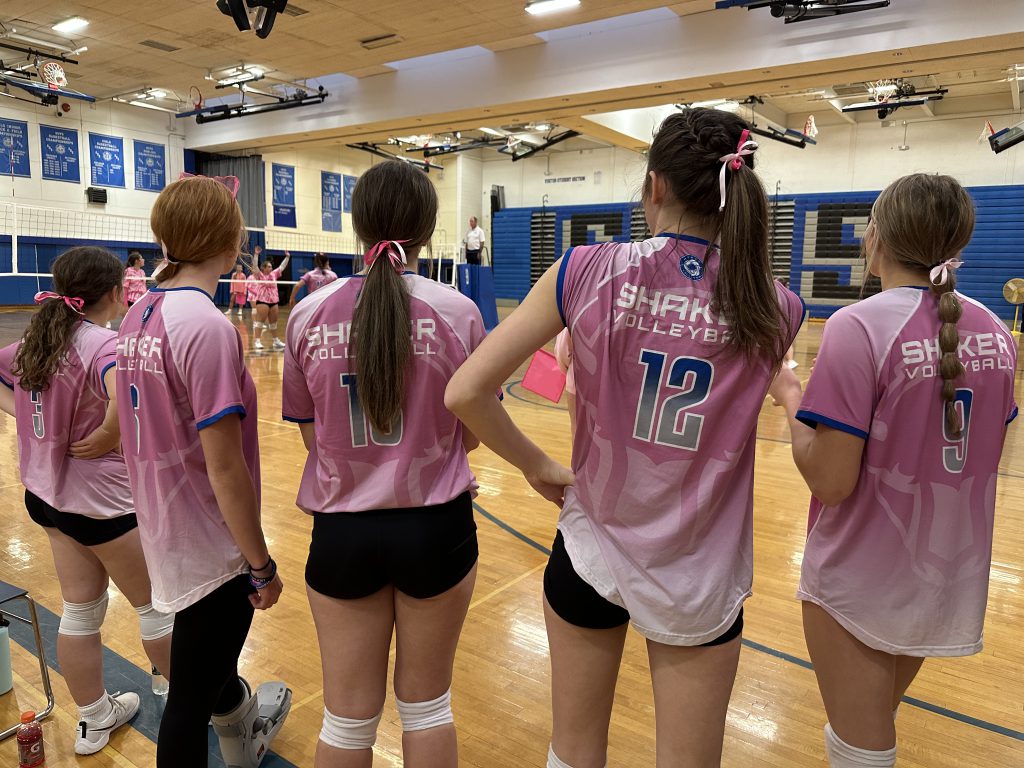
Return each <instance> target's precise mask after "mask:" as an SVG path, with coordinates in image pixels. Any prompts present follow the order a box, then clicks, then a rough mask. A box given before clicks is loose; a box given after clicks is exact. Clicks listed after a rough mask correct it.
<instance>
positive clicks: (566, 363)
mask: <svg viewBox="0 0 1024 768" xmlns="http://www.w3.org/2000/svg"><path fill="white" fill-rule="evenodd" d="M555 359H556V360H557V361H558V367H559V369H561V371H562V373H564V374H565V392H566V394H568V395H575V394H576V376H575V374H574V373H573V372H572V335H570V333H569V329H568V328H566V329H565V330H563V331H562V332H561V333H560V334H558V336H557V337H556V338H555Z"/></svg>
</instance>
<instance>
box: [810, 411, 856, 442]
mask: <svg viewBox="0 0 1024 768" xmlns="http://www.w3.org/2000/svg"><path fill="white" fill-rule="evenodd" d="M796 420H797V421H799V422H800V423H801V424H806V425H807V426H808V427H811V428H812V429H813V428H814V427H817V426H818V425H819V424H824V425H825V426H826V427H831V428H832V429H838V430H839V431H840V432H845V433H846V434H848V435H853V436H855V437H859V438H861V439H862V440H867V439H868V433H867V432H865V431H864V430H863V429H857V427H854V426H851V425H849V424H844V423H843V422H841V421H836V420H835V419H830V418H828V417H827V416H822V415H821V414H819V413H814V412H813V411H797V412H796Z"/></svg>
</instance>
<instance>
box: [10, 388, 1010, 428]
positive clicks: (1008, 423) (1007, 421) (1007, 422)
mask: <svg viewBox="0 0 1024 768" xmlns="http://www.w3.org/2000/svg"><path fill="white" fill-rule="evenodd" d="M4 384H7V382H6V381H5V382H4ZM7 386H11V385H10V384H7ZM1019 413H1020V411H1019V410H1018V409H1017V406H1016V405H1015V406H1013V412H1012V413H1011V414H1010V418H1008V419H1007V420H1006V425H1007V426H1009V425H1010V423H1011V422H1012V421H1013V420H1014V419H1016V418H1017V415H1018V414H1019Z"/></svg>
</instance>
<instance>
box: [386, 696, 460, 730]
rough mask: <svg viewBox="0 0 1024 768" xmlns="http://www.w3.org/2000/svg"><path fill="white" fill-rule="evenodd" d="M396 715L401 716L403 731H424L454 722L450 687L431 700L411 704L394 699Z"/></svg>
mask: <svg viewBox="0 0 1024 768" xmlns="http://www.w3.org/2000/svg"><path fill="white" fill-rule="evenodd" d="M395 705H396V706H397V707H398V716H399V717H400V718H402V730H403V731H425V730H427V729H428V728H437V727H438V726H440V725H448V724H449V723H454V722H455V717H454V716H453V715H452V689H451V688H449V689H448V690H447V691H445V692H444V693H442V694H441V695H440V696H438V697H437V698H436V699H434V700H433V701H418V702H415V703H413V704H410V703H409V702H405V701H401V700H400V699H397V698H396V699H395Z"/></svg>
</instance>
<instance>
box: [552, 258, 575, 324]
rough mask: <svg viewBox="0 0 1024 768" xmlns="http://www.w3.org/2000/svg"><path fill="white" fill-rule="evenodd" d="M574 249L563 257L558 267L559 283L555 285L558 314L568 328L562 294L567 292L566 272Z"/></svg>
mask: <svg viewBox="0 0 1024 768" xmlns="http://www.w3.org/2000/svg"><path fill="white" fill-rule="evenodd" d="M572 252H573V249H572V248H570V249H569V250H568V251H566V252H565V256H563V257H562V263H561V264H559V265H558V282H556V283H555V301H556V302H557V303H558V314H559V315H560V316H561V318H562V325H564V326H565V327H566V328H568V327H569V324H568V323H567V322H565V308H564V307H563V306H562V292H563V291H564V290H565V270H566V269H567V268H568V266H569V257H570V256H572Z"/></svg>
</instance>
